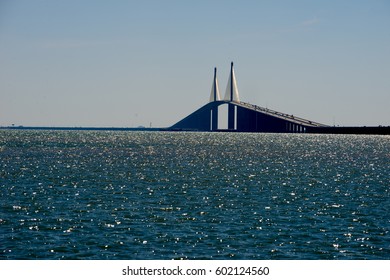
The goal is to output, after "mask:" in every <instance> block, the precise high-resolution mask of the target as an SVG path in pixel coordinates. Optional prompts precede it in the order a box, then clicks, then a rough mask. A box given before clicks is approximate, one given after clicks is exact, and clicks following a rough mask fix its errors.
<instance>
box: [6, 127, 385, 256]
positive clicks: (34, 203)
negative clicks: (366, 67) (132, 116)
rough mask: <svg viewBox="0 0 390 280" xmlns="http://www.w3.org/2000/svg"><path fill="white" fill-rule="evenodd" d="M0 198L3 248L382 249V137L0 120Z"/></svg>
mask: <svg viewBox="0 0 390 280" xmlns="http://www.w3.org/2000/svg"><path fill="white" fill-rule="evenodd" d="M0 209H1V210H0V238H1V239H0V259H180V258H184V259H390V234H389V230H390V214H389V213H390V138H389V137H388V136H346V135H303V134H300V135H298V134H238V133H237V134H234V133H163V132H104V131H99V132H91V131H89V132H87V131H23V130H20V131H11V130H2V131H1V130H0Z"/></svg>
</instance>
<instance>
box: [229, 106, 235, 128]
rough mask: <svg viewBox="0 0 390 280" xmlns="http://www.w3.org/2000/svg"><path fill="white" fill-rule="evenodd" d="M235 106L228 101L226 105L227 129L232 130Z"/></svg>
mask: <svg viewBox="0 0 390 280" xmlns="http://www.w3.org/2000/svg"><path fill="white" fill-rule="evenodd" d="M235 112H236V106H235V105H233V104H231V103H229V107H228V129H229V130H234V123H235Z"/></svg>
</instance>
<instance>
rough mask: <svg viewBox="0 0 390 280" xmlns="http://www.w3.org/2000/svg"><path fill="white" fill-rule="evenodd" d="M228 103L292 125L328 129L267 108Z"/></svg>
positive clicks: (242, 103) (233, 102) (323, 125)
mask: <svg viewBox="0 0 390 280" xmlns="http://www.w3.org/2000/svg"><path fill="white" fill-rule="evenodd" d="M228 103H232V104H234V105H236V106H241V107H244V108H247V109H250V110H254V111H256V112H261V113H264V114H267V115H270V116H274V117H277V118H281V119H284V120H287V121H290V122H293V123H296V124H300V125H305V126H311V127H329V126H328V125H325V124H322V123H318V122H313V121H310V120H307V119H304V118H300V117H296V116H294V115H289V114H285V113H281V112H278V111H275V110H271V109H268V108H264V107H260V106H257V105H253V104H250V103H246V102H242V101H240V102H237V101H230V102H228Z"/></svg>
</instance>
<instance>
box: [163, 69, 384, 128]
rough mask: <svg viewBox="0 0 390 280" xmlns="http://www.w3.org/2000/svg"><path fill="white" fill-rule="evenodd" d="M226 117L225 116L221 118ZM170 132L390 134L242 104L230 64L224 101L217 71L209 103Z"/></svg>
mask: <svg viewBox="0 0 390 280" xmlns="http://www.w3.org/2000/svg"><path fill="white" fill-rule="evenodd" d="M226 105H227V107H228V109H227V128H221V127H220V122H219V118H220V117H221V116H220V114H219V109H220V108H221V106H225V107H226ZM222 117H225V118H226V116H222ZM169 130H183V131H232V132H273V133H330V134H336V133H337V134H390V127H383V126H379V127H335V126H329V125H325V124H321V123H318V122H315V121H311V120H307V119H304V118H300V117H296V116H293V115H290V114H285V113H281V112H278V111H275V110H271V109H268V108H264V107H260V106H257V105H253V104H249V103H245V102H242V101H240V96H239V92H238V88H237V81H236V77H235V73H234V68H233V62H232V63H231V68H230V76H229V80H228V85H227V88H226V93H225V97H224V99H221V96H220V92H219V87H218V80H217V69H216V68H215V69H214V79H213V84H212V89H211V93H210V100H209V103H207V104H206V105H204V106H202V107H201V108H199V109H198V110H196V111H195V112H193V113H192V114H190V115H188V116H187V117H185V118H184V119H182V120H180V121H179V122H177V123H176V124H174V125H173V126H171V127H170V128H169Z"/></svg>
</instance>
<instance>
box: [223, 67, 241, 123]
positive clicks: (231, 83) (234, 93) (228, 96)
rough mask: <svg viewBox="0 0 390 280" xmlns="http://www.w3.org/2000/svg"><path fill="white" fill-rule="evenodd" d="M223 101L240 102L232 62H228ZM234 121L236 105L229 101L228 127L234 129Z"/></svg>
mask: <svg viewBox="0 0 390 280" xmlns="http://www.w3.org/2000/svg"><path fill="white" fill-rule="evenodd" d="M225 101H229V102H232V101H236V102H240V96H239V94H238V88H237V81H236V76H235V74H234V69H233V62H232V63H231V64H230V76H229V80H228V84H227V87H226V92H225ZM236 127H237V123H236V105H234V104H232V103H229V105H228V129H229V130H235V128H236Z"/></svg>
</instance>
